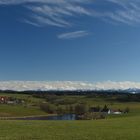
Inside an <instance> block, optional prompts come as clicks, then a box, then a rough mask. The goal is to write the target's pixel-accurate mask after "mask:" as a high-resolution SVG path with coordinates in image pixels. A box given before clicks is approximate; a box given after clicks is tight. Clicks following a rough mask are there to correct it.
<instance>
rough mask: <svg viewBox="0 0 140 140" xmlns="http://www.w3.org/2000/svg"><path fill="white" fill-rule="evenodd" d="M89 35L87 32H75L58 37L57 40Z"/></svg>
mask: <svg viewBox="0 0 140 140" xmlns="http://www.w3.org/2000/svg"><path fill="white" fill-rule="evenodd" d="M87 35H89V32H87V31H75V32H69V33H63V34H60V35H58V38H59V39H75V38H80V37H84V36H87Z"/></svg>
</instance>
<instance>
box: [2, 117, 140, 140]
mask: <svg viewBox="0 0 140 140" xmlns="http://www.w3.org/2000/svg"><path fill="white" fill-rule="evenodd" d="M139 124H140V117H127V118H115V119H113V118H112V119H104V120H91V121H0V140H138V139H139V138H140V133H139V131H140V125H139Z"/></svg>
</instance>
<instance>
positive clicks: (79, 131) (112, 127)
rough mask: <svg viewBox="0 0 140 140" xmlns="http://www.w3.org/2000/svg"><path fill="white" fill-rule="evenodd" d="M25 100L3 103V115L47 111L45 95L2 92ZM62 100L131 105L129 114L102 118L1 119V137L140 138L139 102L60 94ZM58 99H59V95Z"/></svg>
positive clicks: (54, 139) (30, 139) (42, 139)
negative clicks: (40, 96) (11, 103)
mask: <svg viewBox="0 0 140 140" xmlns="http://www.w3.org/2000/svg"><path fill="white" fill-rule="evenodd" d="M1 96H8V97H15V98H19V99H24V100H25V101H26V103H25V104H23V105H18V104H17V105H7V104H0V116H1V117H2V116H14V117H18V116H32V115H47V114H46V113H45V112H43V111H42V110H40V108H39V103H40V102H43V101H45V100H44V99H40V98H35V97H33V96H31V95H24V94H4V93H3V94H1ZM58 99H59V100H65V101H69V100H72V101H75V102H77V103H82V102H86V103H87V104H88V105H89V106H97V105H100V106H102V107H103V106H104V105H105V104H106V105H108V106H109V107H110V108H113V109H118V108H119V109H124V108H126V107H129V108H130V112H129V113H128V114H122V115H110V116H108V117H107V118H106V119H100V120H88V121H85V120H83V121H82V120H80V121H19V120H0V140H138V139H139V138H140V133H139V131H140V125H139V124H140V102H117V101H114V102H110V101H107V100H105V99H104V98H86V97H85V96H60V97H59V98H58ZM56 102H57V99H56Z"/></svg>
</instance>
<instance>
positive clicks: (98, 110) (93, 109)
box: [90, 105, 129, 115]
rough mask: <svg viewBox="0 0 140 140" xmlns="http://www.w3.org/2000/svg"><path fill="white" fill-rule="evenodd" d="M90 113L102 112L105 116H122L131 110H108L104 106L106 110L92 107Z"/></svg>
mask: <svg viewBox="0 0 140 140" xmlns="http://www.w3.org/2000/svg"><path fill="white" fill-rule="evenodd" d="M90 112H101V113H105V114H115V115H120V114H123V113H128V112H129V109H128V108H127V109H125V110H120V109H115V110H114V109H110V108H108V107H107V106H106V105H105V106H104V108H102V109H101V108H100V107H91V108H90Z"/></svg>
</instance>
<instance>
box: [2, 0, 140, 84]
mask: <svg viewBox="0 0 140 140" xmlns="http://www.w3.org/2000/svg"><path fill="white" fill-rule="evenodd" d="M139 37H140V2H139V0H127V1H126V0H0V65H1V67H0V80H1V81H7V80H21V81H22V80H23V81H29V80H31V81H34V80H35V81H92V82H94V81H99V82H102V81H108V80H111V81H135V82H140V79H139V72H140V64H139V61H140V55H139V52H140V38H139Z"/></svg>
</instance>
